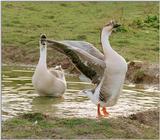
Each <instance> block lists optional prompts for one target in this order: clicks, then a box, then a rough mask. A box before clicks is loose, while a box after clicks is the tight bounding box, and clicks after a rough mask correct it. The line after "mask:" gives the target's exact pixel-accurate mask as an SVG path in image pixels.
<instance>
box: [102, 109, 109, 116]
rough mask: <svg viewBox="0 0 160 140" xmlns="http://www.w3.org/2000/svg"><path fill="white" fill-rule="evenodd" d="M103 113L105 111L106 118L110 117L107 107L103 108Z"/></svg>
mask: <svg viewBox="0 0 160 140" xmlns="http://www.w3.org/2000/svg"><path fill="white" fill-rule="evenodd" d="M102 111H103V114H104V116H105V117H108V115H109V113H108V112H107V110H106V107H103V108H102Z"/></svg>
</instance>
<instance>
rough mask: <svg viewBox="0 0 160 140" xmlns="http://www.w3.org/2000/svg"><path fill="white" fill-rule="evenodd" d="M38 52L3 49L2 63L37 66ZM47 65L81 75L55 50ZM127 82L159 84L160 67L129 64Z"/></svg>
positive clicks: (50, 53)
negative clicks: (58, 66) (60, 67)
mask: <svg viewBox="0 0 160 140" xmlns="http://www.w3.org/2000/svg"><path fill="white" fill-rule="evenodd" d="M37 52H39V48H38V47H37V48H27V47H26V48H24V47H22V48H21V47H16V46H10V47H2V63H3V64H26V65H28V64H30V65H36V64H37V62H38V59H39V53H37ZM47 64H48V66H49V67H52V66H55V65H62V68H63V69H69V71H70V72H72V73H77V74H79V71H78V70H77V69H76V68H75V67H74V66H73V65H72V64H71V62H70V60H69V59H68V58H67V57H66V56H64V55H63V54H61V53H59V52H57V51H54V50H53V49H48V58H47ZM126 82H132V83H136V84H139V83H142V84H158V83H159V65H158V64H149V63H144V62H142V61H131V62H129V63H128V72H127V75H126Z"/></svg>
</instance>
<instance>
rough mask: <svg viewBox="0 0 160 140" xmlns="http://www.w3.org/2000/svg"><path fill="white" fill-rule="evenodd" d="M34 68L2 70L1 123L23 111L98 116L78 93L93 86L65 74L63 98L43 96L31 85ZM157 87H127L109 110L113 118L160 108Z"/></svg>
mask: <svg viewBox="0 0 160 140" xmlns="http://www.w3.org/2000/svg"><path fill="white" fill-rule="evenodd" d="M33 72H34V69H33V68H25V67H20V68H19V67H3V69H2V120H6V119H8V118H10V117H13V116H16V115H19V114H21V113H24V112H41V113H47V114H50V115H52V116H57V117H85V118H86V117H87V118H95V117H96V106H95V105H94V104H92V103H91V101H90V100H88V98H87V97H86V95H85V94H84V93H82V92H79V91H81V90H83V89H90V88H93V87H94V85H92V84H90V83H88V82H82V81H80V80H79V78H78V77H77V76H74V75H68V74H67V75H66V79H67V86H68V89H67V91H66V93H65V94H64V96H63V98H50V97H40V96H38V94H37V93H36V92H35V91H34V88H33V86H32V84H31V77H32V74H33ZM141 87H142V86H141ZM159 93H160V92H159V91H158V89H157V87H151V88H149V89H148V88H147V89H146V88H145V86H143V88H137V87H136V86H134V85H125V86H124V90H123V94H122V95H121V96H120V99H119V100H118V103H117V104H116V105H115V106H113V107H110V108H108V110H109V112H110V117H116V116H119V115H123V116H127V115H129V114H132V113H135V112H137V111H144V110H147V109H150V108H155V107H157V106H158V101H159Z"/></svg>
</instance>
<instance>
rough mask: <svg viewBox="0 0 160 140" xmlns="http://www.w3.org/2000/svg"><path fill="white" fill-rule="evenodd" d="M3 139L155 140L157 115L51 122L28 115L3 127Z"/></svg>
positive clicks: (36, 115)
mask: <svg viewBox="0 0 160 140" xmlns="http://www.w3.org/2000/svg"><path fill="white" fill-rule="evenodd" d="M2 138H9V139H10V138H14V139H15V138H41V139H42V138H55V139H62V138H63V139H71V138H74V139H81V138H85V139H87V138H88V139H89V138H91V139H94V138H96V139H97V138H98V139H103V138H142V139H153V138H158V112H157V111H155V110H154V111H148V112H144V113H139V115H132V116H130V117H129V118H125V117H121V118H116V119H113V118H112V119H98V120H97V119H85V118H70V119H69V118H65V119H62V118H54V117H50V116H47V115H43V114H40V113H29V114H24V115H22V116H19V117H15V118H12V119H10V120H7V121H5V122H3V123H2Z"/></svg>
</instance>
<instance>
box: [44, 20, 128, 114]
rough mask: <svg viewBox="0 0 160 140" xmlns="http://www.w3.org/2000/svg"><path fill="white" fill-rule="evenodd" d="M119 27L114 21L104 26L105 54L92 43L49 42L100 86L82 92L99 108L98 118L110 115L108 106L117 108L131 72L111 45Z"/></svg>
mask: <svg viewBox="0 0 160 140" xmlns="http://www.w3.org/2000/svg"><path fill="white" fill-rule="evenodd" d="M118 26H119V25H118V24H117V23H115V22H114V21H111V22H109V23H108V24H107V25H106V26H104V27H103V29H102V32H101V43H102V48H103V53H101V52H100V51H99V50H98V49H96V48H95V47H94V46H93V45H92V44H90V43H88V42H83V41H55V40H48V39H47V40H46V41H47V44H48V46H50V47H52V48H54V49H56V50H58V51H60V52H62V53H63V54H65V55H67V56H68V57H69V58H70V59H71V60H72V63H73V64H74V65H75V66H76V67H77V68H78V70H80V71H81V72H82V73H83V74H84V75H85V76H87V77H88V78H90V79H91V80H92V82H93V83H96V84H97V86H96V88H95V89H89V90H83V91H82V92H83V93H85V94H87V95H88V97H89V98H90V99H91V101H92V102H93V103H94V104H96V105H97V107H98V111H97V114H98V117H100V116H102V115H104V116H108V112H107V111H106V107H109V106H113V105H114V104H115V103H116V102H117V100H118V98H119V95H120V93H121V90H122V87H123V83H124V80H125V75H126V72H127V63H126V61H125V59H124V58H123V57H122V56H121V55H119V54H118V53H117V52H116V51H115V50H113V49H112V47H111V45H110V43H109V36H110V35H111V33H112V30H113V29H114V28H117V27H118ZM100 107H102V112H103V114H102V113H101V111H100Z"/></svg>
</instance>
